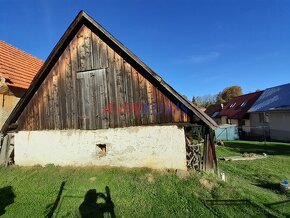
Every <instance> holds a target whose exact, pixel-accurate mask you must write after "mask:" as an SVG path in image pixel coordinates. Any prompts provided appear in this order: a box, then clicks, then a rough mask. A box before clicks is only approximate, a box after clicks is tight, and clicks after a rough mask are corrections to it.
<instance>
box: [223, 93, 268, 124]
mask: <svg viewBox="0 0 290 218" xmlns="http://www.w3.org/2000/svg"><path fill="white" fill-rule="evenodd" d="M262 93H263V92H262V91H260V92H254V93H249V94H246V95H241V96H238V97H235V98H233V99H232V100H230V101H229V103H228V104H227V105H226V107H225V108H224V109H223V110H222V111H221V112H220V114H219V116H220V117H221V116H227V118H229V119H244V118H246V115H247V111H248V110H249V109H250V108H251V107H252V105H253V104H254V103H255V102H256V101H257V99H258V98H259V97H260V95H261V94H262Z"/></svg>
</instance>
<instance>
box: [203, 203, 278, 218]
mask: <svg viewBox="0 0 290 218" xmlns="http://www.w3.org/2000/svg"><path fill="white" fill-rule="evenodd" d="M203 203H204V205H205V206H206V207H207V208H208V209H209V210H210V211H211V212H212V213H213V214H214V215H215V216H216V217H234V216H236V215H237V214H244V215H245V216H246V217H277V216H275V215H274V214H272V213H270V212H268V211H267V210H265V209H264V208H262V207H260V206H259V205H257V204H255V203H253V202H251V201H250V200H232V199H227V200H204V201H203Z"/></svg>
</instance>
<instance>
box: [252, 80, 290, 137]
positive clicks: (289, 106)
mask: <svg viewBox="0 0 290 218" xmlns="http://www.w3.org/2000/svg"><path fill="white" fill-rule="evenodd" d="M248 112H249V113H250V121H251V124H252V126H254V127H255V128H253V130H252V134H253V135H256V136H261V137H270V139H271V140H277V141H290V83H288V84H285V85H280V86H276V87H272V88H268V89H266V90H265V91H264V92H263V94H262V95H261V96H260V97H259V99H258V100H257V101H256V102H255V104H254V105H253V106H252V107H251V108H250V109H249V110H248Z"/></svg>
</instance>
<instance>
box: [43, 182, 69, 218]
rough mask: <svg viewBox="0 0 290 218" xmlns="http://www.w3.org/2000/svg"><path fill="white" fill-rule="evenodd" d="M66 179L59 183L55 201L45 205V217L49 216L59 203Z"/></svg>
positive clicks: (49, 217) (48, 217)
mask: <svg viewBox="0 0 290 218" xmlns="http://www.w3.org/2000/svg"><path fill="white" fill-rule="evenodd" d="M65 183H66V181H63V182H62V183H61V185H60V189H59V191H58V194H57V197H56V199H55V201H54V202H53V203H51V204H49V205H47V206H46V210H45V214H46V215H45V217H46V218H51V217H52V216H53V214H54V212H55V210H56V208H57V206H58V204H59V201H60V198H61V195H62V192H63V190H64V186H65Z"/></svg>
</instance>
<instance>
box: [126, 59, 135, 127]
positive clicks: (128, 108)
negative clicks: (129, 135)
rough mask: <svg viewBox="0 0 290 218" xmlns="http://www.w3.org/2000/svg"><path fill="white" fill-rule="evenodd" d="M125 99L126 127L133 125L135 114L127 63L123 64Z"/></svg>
mask: <svg viewBox="0 0 290 218" xmlns="http://www.w3.org/2000/svg"><path fill="white" fill-rule="evenodd" d="M124 69H125V79H126V89H127V95H126V96H127V99H126V113H127V114H128V119H129V120H128V125H129V126H134V125H135V112H134V96H133V80H132V67H131V65H130V64H129V63H127V62H125V63H124Z"/></svg>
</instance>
